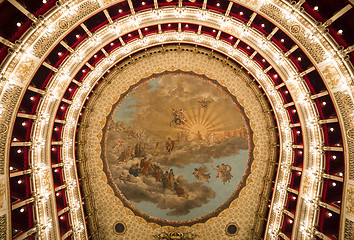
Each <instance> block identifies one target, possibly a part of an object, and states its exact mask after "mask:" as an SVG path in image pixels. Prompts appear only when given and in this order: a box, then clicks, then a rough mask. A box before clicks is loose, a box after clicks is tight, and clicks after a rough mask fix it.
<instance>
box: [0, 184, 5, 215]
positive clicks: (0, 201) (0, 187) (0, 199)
mask: <svg viewBox="0 0 354 240" xmlns="http://www.w3.org/2000/svg"><path fill="white" fill-rule="evenodd" d="M4 194H5V185H4V184H3V183H1V182H0V209H2V207H3V204H4V201H3V195H4Z"/></svg>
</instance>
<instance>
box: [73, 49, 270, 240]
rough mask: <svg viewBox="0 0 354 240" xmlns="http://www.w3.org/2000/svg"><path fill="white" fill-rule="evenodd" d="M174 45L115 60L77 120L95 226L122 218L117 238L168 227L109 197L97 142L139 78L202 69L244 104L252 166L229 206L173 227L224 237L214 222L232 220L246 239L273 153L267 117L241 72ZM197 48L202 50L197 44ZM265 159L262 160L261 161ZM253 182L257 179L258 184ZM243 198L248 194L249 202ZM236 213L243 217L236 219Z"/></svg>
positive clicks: (107, 232)
mask: <svg viewBox="0 0 354 240" xmlns="http://www.w3.org/2000/svg"><path fill="white" fill-rule="evenodd" d="M176 47H177V46H173V45H172V46H166V47H165V52H161V51H160V53H158V50H160V49H161V48H159V47H157V50H156V48H152V49H149V50H148V51H147V52H143V53H137V54H136V55H133V56H132V59H133V62H132V63H131V64H129V65H128V66H126V67H124V68H123V69H121V65H120V64H118V65H117V67H115V68H114V69H113V70H112V71H111V73H110V74H109V75H108V76H107V77H106V78H105V79H104V80H103V82H101V84H102V87H100V88H98V89H96V90H95V94H94V96H92V97H91V98H90V100H89V102H88V103H87V104H86V107H88V108H89V109H90V112H89V113H87V114H84V115H83V118H82V120H81V122H80V125H81V124H83V125H84V126H85V127H84V128H81V129H80V132H79V136H80V137H79V141H80V142H82V143H84V145H79V157H80V158H86V161H85V162H86V163H85V166H86V167H85V168H83V171H84V172H86V174H85V175H86V176H87V177H88V179H89V180H88V181H90V185H91V186H92V189H93V192H94V193H95V194H94V202H95V203H96V206H97V215H98V216H99V220H98V224H99V226H100V229H103V230H102V236H103V237H105V238H112V237H114V236H115V233H114V232H113V230H112V226H111V223H114V222H117V221H118V220H119V221H123V222H125V224H126V226H127V232H126V233H125V235H124V236H122V238H127V239H129V238H142V237H143V236H149V237H148V238H151V237H152V235H154V234H155V235H156V234H157V233H161V231H162V232H163V231H168V229H169V228H170V227H168V226H161V227H160V226H158V225H157V224H156V223H154V221H152V222H151V221H147V220H143V219H141V218H140V217H139V216H135V217H134V218H132V217H131V215H130V214H127V212H130V210H129V209H127V207H126V206H125V207H124V206H123V204H122V203H120V200H118V199H117V197H116V196H114V193H113V192H112V190H111V189H110V186H108V185H107V179H106V177H105V174H104V172H103V170H102V159H101V158H102V151H103V149H102V148H101V141H102V129H103V128H104V125H105V124H106V120H105V119H106V118H107V115H108V114H109V113H110V112H111V109H112V105H113V104H114V103H116V102H117V100H118V98H119V96H120V95H121V94H122V93H124V92H125V91H126V90H127V89H128V88H129V87H130V86H132V85H134V84H136V82H137V81H139V80H140V79H143V78H145V77H146V76H150V75H153V74H159V73H164V72H165V71H170V70H171V69H173V70H174V71H177V70H182V71H183V72H186V73H187V72H190V71H191V72H199V74H203V75H205V76H206V77H213V78H214V79H216V80H218V79H220V80H219V83H221V82H222V85H223V86H225V87H227V89H229V90H230V92H231V93H232V94H234V95H235V96H236V98H237V100H238V101H239V102H242V103H243V104H242V107H244V109H245V113H246V115H247V117H248V118H249V119H250V126H251V129H252V131H253V134H254V135H253V136H254V137H253V141H254V142H255V147H254V150H253V152H254V161H253V164H252V169H253V170H252V171H251V174H250V175H249V177H248V179H249V181H248V183H247V184H246V186H245V187H244V189H243V190H241V192H240V195H239V197H238V198H237V199H236V200H234V201H233V202H232V203H231V205H230V207H229V208H226V209H225V210H223V211H222V212H221V214H220V215H219V216H217V217H212V218H211V219H209V220H207V221H206V223H205V224H201V223H197V224H194V225H193V226H191V227H190V228H189V227H186V226H181V227H178V228H179V229H181V231H183V232H189V231H191V232H193V233H195V234H197V235H199V237H201V238H206V237H207V236H211V237H214V238H218V237H222V236H226V233H225V232H224V227H223V226H221V225H220V224H222V223H221V222H220V221H221V219H222V222H225V221H227V222H237V224H238V226H239V228H240V229H239V233H238V235H237V236H238V237H239V238H240V239H247V237H248V235H249V234H250V231H251V229H252V227H253V226H254V224H255V219H254V217H255V215H254V214H255V212H256V208H255V207H256V206H257V205H258V204H260V203H256V201H258V200H257V199H258V198H257V197H256V196H258V195H259V194H261V192H262V189H263V187H261V185H263V184H264V182H263V180H262V179H263V178H264V177H265V176H266V175H267V171H270V170H269V169H268V170H266V169H267V168H268V167H267V165H268V164H269V160H270V159H274V156H272V155H271V154H274V152H273V153H272V152H271V150H270V149H271V148H272V146H273V144H275V142H274V140H275V139H274V136H273V138H272V137H271V135H269V134H268V131H267V130H266V129H267V128H269V127H271V125H269V124H271V122H264V119H269V116H268V115H267V113H266V111H265V109H263V106H262V105H261V104H260V102H259V101H261V100H260V99H258V98H257V96H256V95H255V93H254V89H250V88H249V87H247V81H249V79H247V78H248V77H247V75H246V74H243V75H239V73H238V72H237V71H236V72H235V70H233V69H232V68H231V67H228V66H225V65H224V64H222V63H221V62H220V61H219V60H216V59H214V58H210V57H208V56H206V55H204V54H201V53H199V54H198V53H197V52H195V51H194V52H193V49H194V47H192V46H188V45H186V46H185V45H182V46H181V49H187V50H188V49H190V51H191V52H187V50H184V51H177V52H176V51H169V49H172V50H173V49H176ZM200 51H205V50H202V49H201V50H200ZM151 53H152V54H151ZM209 53H210V52H209ZM217 56H219V54H217ZM221 57H222V56H221V55H220V58H221ZM138 59H139V60H138ZM124 64H125V62H123V63H122V65H123V66H124ZM210 65H212V66H213V69H211V68H210V67H208V66H210ZM207 69H209V70H207ZM115 93H116V94H115ZM83 94H84V93H83ZM75 114H77V113H75ZM263 114H265V115H263ZM272 142H273V143H272ZM265 159H267V160H266V161H265ZM91 175H92V176H91ZM251 179H252V180H251ZM257 181H261V182H263V184H262V183H261V182H257ZM102 189H105V191H102ZM247 199H254V201H255V202H252V201H250V200H247ZM117 201H118V203H117ZM107 206H110V210H109V211H107V209H106V208H107ZM246 209H248V210H246ZM247 212H248V213H247ZM112 213H114V214H112ZM241 216H242V219H243V220H241ZM246 216H247V217H246ZM245 217H246V219H245ZM201 234H203V235H201Z"/></svg>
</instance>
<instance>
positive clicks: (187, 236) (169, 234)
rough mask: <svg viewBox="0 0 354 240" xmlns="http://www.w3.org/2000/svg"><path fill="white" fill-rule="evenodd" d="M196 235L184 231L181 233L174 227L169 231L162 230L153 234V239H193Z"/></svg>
mask: <svg viewBox="0 0 354 240" xmlns="http://www.w3.org/2000/svg"><path fill="white" fill-rule="evenodd" d="M197 236H198V235H197V234H194V233H191V232H186V233H182V232H180V231H179V230H178V229H174V230H173V231H171V232H162V233H159V234H156V235H154V239H156V240H194V239H196V237H197Z"/></svg>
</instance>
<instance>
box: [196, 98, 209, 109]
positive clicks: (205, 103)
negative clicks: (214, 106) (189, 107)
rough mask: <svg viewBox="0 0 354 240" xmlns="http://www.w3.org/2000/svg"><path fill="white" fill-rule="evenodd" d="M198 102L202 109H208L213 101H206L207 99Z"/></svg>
mask: <svg viewBox="0 0 354 240" xmlns="http://www.w3.org/2000/svg"><path fill="white" fill-rule="evenodd" d="M197 102H198V103H199V104H200V107H201V108H205V109H207V108H208V106H209V104H210V103H211V101H209V100H206V99H198V100H197Z"/></svg>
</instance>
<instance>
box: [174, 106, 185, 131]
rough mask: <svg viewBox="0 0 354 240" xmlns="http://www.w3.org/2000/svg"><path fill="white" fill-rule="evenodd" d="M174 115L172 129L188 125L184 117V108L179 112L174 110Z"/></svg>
mask: <svg viewBox="0 0 354 240" xmlns="http://www.w3.org/2000/svg"><path fill="white" fill-rule="evenodd" d="M172 115H173V120H172V121H171V123H170V125H171V126H172V127H175V126H180V125H183V124H186V122H187V119H186V118H185V116H184V110H183V109H182V108H181V109H179V110H175V109H173V108H172Z"/></svg>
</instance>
